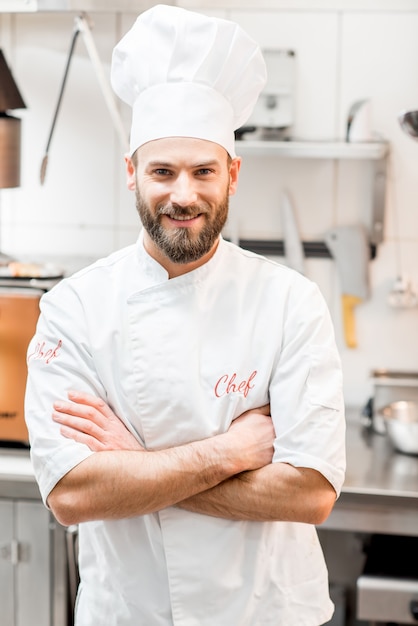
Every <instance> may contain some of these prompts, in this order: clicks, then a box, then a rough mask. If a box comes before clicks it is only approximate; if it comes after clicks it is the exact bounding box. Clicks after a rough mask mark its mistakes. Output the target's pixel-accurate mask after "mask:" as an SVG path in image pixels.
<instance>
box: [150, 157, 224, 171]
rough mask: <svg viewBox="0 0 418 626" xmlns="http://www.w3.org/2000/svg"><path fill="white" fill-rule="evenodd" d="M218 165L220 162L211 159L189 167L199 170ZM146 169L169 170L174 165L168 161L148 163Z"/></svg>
mask: <svg viewBox="0 0 418 626" xmlns="http://www.w3.org/2000/svg"><path fill="white" fill-rule="evenodd" d="M214 165H217V166H219V165H220V162H219V161H218V160H217V159H211V160H210V161H202V162H200V163H195V164H194V165H191V166H190V167H191V169H199V168H205V167H211V166H214ZM147 167H161V168H165V167H166V168H170V167H175V164H174V163H170V162H169V161H149V162H148V163H147Z"/></svg>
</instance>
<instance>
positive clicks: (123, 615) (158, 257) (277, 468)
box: [26, 5, 345, 626]
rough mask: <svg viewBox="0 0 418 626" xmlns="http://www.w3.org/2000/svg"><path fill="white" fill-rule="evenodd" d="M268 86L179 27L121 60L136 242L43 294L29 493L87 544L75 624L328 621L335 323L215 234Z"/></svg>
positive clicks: (258, 625)
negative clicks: (242, 135)
mask: <svg viewBox="0 0 418 626" xmlns="http://www.w3.org/2000/svg"><path fill="white" fill-rule="evenodd" d="M264 83H265V65H264V61H263V59H262V55H261V53H260V50H259V47H258V46H257V44H256V43H255V42H254V41H253V40H252V39H251V38H249V37H248V36H247V35H246V33H245V32H243V31H242V29H241V28H239V27H238V26H237V25H236V24H234V23H233V22H230V21H227V20H222V19H217V18H209V17H206V16H204V15H201V14H196V13H193V12H190V11H186V10H183V9H180V8H175V7H170V6H163V5H159V6H155V7H153V8H152V9H150V10H148V11H146V12H144V13H142V14H141V15H140V16H139V17H138V19H137V21H136V22H135V24H134V25H133V27H132V29H131V30H130V31H129V32H128V33H127V34H126V35H125V36H124V37H123V39H122V40H121V41H120V43H119V44H118V45H117V46H116V48H115V50H114V54H113V61H112V84H113V87H114V89H115V91H116V93H117V94H118V95H119V96H120V97H121V98H122V99H123V100H124V101H126V102H127V103H128V104H130V105H131V106H132V128H131V139H130V141H131V145H130V154H129V155H128V156H127V157H126V163H127V180H128V186H129V188H130V189H131V190H133V191H134V193H135V197H136V205H137V209H138V212H139V216H140V218H141V222H142V226H143V229H142V231H141V233H140V236H139V239H138V241H137V243H136V244H135V245H132V246H129V247H127V248H125V249H123V250H120V251H118V252H116V253H113V254H111V255H110V256H109V257H107V258H105V259H102V260H99V261H98V262H96V263H94V264H93V265H91V266H89V267H88V268H86V269H84V270H82V271H80V272H78V273H76V274H75V275H73V276H71V277H69V278H66V279H65V280H63V281H61V282H60V283H59V284H58V285H57V286H56V287H54V288H53V289H52V290H51V291H50V292H48V293H47V294H45V296H44V297H43V298H42V302H41V315H40V318H39V323H38V327H37V331H36V335H35V337H34V338H33V340H32V342H31V344H30V346H29V350H28V368H29V375H28V384H27V394H26V419H27V425H28V428H29V433H30V443H31V458H32V462H33V467H34V470H35V474H36V478H37V481H38V483H39V487H40V490H41V493H42V497H43V499H44V502H45V504H46V505H47V506H48V507H50V509H51V510H52V512H53V513H54V514H55V516H56V517H57V519H58V520H59V521H61V522H62V523H63V524H65V525H69V524H79V569H80V579H81V583H80V588H79V591H78V596H77V606H76V625H77V626H269V625H271V626H273V625H274V626H296V625H297V626H318V625H319V624H323V623H325V622H327V621H328V620H330V618H331V616H332V613H333V604H332V602H331V600H330V598H329V593H328V578H327V569H326V564H325V562H324V558H323V554H322V552H321V547H320V544H319V541H318V537H317V534H316V530H315V525H316V524H319V523H321V522H322V521H323V520H324V519H326V517H327V516H328V514H329V513H330V511H331V509H332V506H333V504H334V502H335V499H336V498H337V497H338V495H339V493H340V489H341V486H342V482H343V478H344V469H345V455H344V414H343V401H342V390H341V368H340V361H339V357H338V354H337V350H336V347H335V342H334V333H333V328H332V324H331V321H330V316H329V313H328V310H327V307H326V305H325V302H324V300H323V298H322V296H321V294H320V293H319V290H318V288H317V286H316V285H315V284H314V283H312V282H311V281H309V280H308V279H307V278H305V277H303V276H302V275H300V274H299V273H297V272H295V271H293V270H291V269H289V268H286V267H283V266H281V265H278V264H276V263H274V262H272V261H270V260H267V259H265V258H262V257H260V256H258V255H255V254H253V253H250V252H248V251H245V250H242V249H241V248H239V247H237V246H235V245H233V244H231V243H229V242H227V241H225V240H223V239H222V236H221V230H222V228H223V226H224V224H225V220H226V218H227V215H228V199H229V196H231V195H233V194H234V192H235V190H236V187H237V183H238V174H239V169H240V164H241V160H240V159H239V158H238V157H237V156H236V153H235V146H234V130H235V129H237V128H238V127H240V126H242V125H243V124H244V123H245V121H246V120H247V118H248V116H249V115H250V113H251V110H252V108H253V106H254V105H255V102H256V100H257V98H258V95H259V93H260V91H261V89H262V87H263V85H264ZM255 210H256V208H255Z"/></svg>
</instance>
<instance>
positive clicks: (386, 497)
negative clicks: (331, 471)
mask: <svg viewBox="0 0 418 626" xmlns="http://www.w3.org/2000/svg"><path fill="white" fill-rule="evenodd" d="M321 527H323V528H329V529H334V530H347V531H358V532H367V533H383V534H396V535H411V536H418V457H417V456H408V455H406V454H402V453H400V452H397V451H395V450H394V448H393V447H392V445H391V443H390V441H389V439H388V438H387V437H386V436H385V435H379V434H375V433H371V432H369V431H367V430H365V429H364V428H363V427H362V424H361V419H360V409H348V410H347V473H346V480H345V484H344V487H343V489H342V493H341V495H340V497H339V499H338V500H337V502H336V504H335V507H334V510H333V511H332V513H331V515H330V516H329V518H328V520H327V521H326V522H325V523H324V524H323V525H322V526H321Z"/></svg>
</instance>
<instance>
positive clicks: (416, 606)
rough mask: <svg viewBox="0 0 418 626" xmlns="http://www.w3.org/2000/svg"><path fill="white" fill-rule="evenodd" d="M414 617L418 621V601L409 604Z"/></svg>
mask: <svg viewBox="0 0 418 626" xmlns="http://www.w3.org/2000/svg"><path fill="white" fill-rule="evenodd" d="M409 608H410V609H411V615H412V617H413V618H414V619H415V620H417V621H418V600H411V602H410V603H409Z"/></svg>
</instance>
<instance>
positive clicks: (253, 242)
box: [239, 239, 377, 259]
mask: <svg viewBox="0 0 418 626" xmlns="http://www.w3.org/2000/svg"><path fill="white" fill-rule="evenodd" d="M239 245H240V246H241V248H245V249H246V250H250V251H251V252H255V253H256V254H262V255H264V256H286V250H285V244H284V241H283V240H273V239H267V240H263V239H240V240H239ZM302 246H303V252H304V254H305V257H307V258H308V257H310V258H316V259H332V258H333V256H332V254H331V252H330V249H329V248H328V246H327V244H326V243H325V242H324V241H303V242H302ZM376 251H377V246H376V245H375V244H372V243H371V244H370V259H374V258H376Z"/></svg>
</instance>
